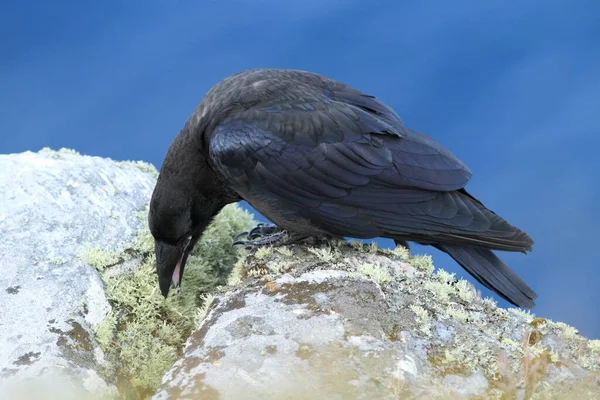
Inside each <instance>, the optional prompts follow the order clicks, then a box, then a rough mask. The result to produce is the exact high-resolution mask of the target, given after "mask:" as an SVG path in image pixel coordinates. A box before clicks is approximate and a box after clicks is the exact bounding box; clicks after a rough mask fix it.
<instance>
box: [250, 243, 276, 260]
mask: <svg viewBox="0 0 600 400" xmlns="http://www.w3.org/2000/svg"><path fill="white" fill-rule="evenodd" d="M272 252H273V247H271V246H265V247H259V248H258V249H257V250H256V252H255V253H254V257H256V258H258V259H259V260H264V259H265V258H267V257H268V256H270V255H271V253H272Z"/></svg>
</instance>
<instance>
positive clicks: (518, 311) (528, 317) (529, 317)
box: [507, 307, 535, 323]
mask: <svg viewBox="0 0 600 400" xmlns="http://www.w3.org/2000/svg"><path fill="white" fill-rule="evenodd" d="M507 310H508V311H509V312H511V313H513V314H515V315H518V316H520V317H522V318H523V319H525V321H526V322H527V323H530V322H531V321H533V320H534V319H535V314H533V313H532V312H531V311H529V310H526V309H523V308H515V307H510V308H508V309H507Z"/></svg>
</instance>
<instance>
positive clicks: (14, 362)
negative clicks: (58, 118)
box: [0, 150, 156, 399]
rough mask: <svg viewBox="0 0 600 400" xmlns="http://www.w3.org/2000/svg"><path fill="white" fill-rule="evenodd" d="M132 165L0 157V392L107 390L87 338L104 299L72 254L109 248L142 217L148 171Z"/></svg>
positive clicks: (95, 279)
mask: <svg viewBox="0 0 600 400" xmlns="http://www.w3.org/2000/svg"><path fill="white" fill-rule="evenodd" d="M138 166H139V167H140V168H136V164H134V163H116V162H114V161H112V160H108V159H102V158H98V157H87V156H80V155H78V154H77V153H75V152H73V151H66V150H62V151H58V152H55V151H51V150H42V151H40V152H39V153H32V152H25V153H20V154H11V155H0V171H1V172H0V267H1V268H2V274H0V304H2V316H1V317H0V343H2V345H0V377H1V378H0V398H3V399H8V398H12V399H14V398H33V397H31V396H32V393H31V390H36V391H37V393H36V397H35V398H62V399H65V398H84V396H91V395H93V397H94V398H98V396H104V395H111V394H112V395H114V394H115V393H116V391H115V388H114V386H113V385H112V384H110V383H107V382H105V381H104V379H103V378H101V376H100V374H99V369H100V366H101V365H102V364H103V362H104V355H103V352H102V350H101V349H100V347H99V346H98V345H97V343H96V341H95V339H94V329H95V327H96V326H97V325H98V324H99V323H100V322H101V321H102V320H103V319H104V318H105V316H106V314H107V312H108V311H109V310H110V306H109V304H108V302H107V300H106V297H105V293H104V287H103V283H102V281H101V279H100V277H99V275H98V273H97V272H96V270H95V269H94V268H92V267H91V266H89V265H88V264H86V263H85V262H84V261H82V259H81V257H80V255H81V254H82V252H85V251H86V248H88V247H89V246H94V247H97V246H100V247H102V248H105V249H112V250H114V249H118V248H120V247H121V246H122V245H123V244H124V243H126V242H128V241H130V240H131V239H132V238H133V237H134V236H135V234H136V233H137V231H138V230H139V229H140V227H141V226H142V225H143V222H142V221H143V220H142V219H140V217H139V212H141V211H144V209H145V207H146V205H147V204H148V200H149V197H150V194H151V191H152V189H153V187H154V184H155V181H156V179H155V176H153V174H151V173H148V172H147V171H143V169H144V168H143V165H142V164H138ZM48 385H49V386H48ZM48 388H51V390H49V389H48ZM61 390H62V391H61ZM18 393H21V394H20V395H19V394H18Z"/></svg>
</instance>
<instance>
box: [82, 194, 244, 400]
mask: <svg viewBox="0 0 600 400" xmlns="http://www.w3.org/2000/svg"><path fill="white" fill-rule="evenodd" d="M253 224H254V222H253V219H252V216H251V215H250V214H249V213H247V212H245V211H242V210H241V209H240V208H239V207H238V206H237V205H231V206H227V207H225V208H224V209H223V210H222V212H221V213H220V214H219V215H218V216H217V217H216V218H215V220H214V221H213V223H212V224H211V225H210V226H209V227H208V228H207V230H206V231H205V234H204V235H203V237H202V239H201V240H200V241H199V242H198V244H197V245H196V247H195V249H194V251H193V252H192V254H191V255H190V257H189V258H188V262H187V264H186V269H185V273H184V278H183V282H182V286H181V288H180V289H179V290H178V291H175V290H173V291H171V293H170V295H169V297H168V298H167V299H164V298H163V297H162V295H161V293H160V290H159V288H158V283H157V278H156V272H155V268H156V267H155V258H154V254H153V253H154V252H153V247H154V246H153V239H152V236H151V235H150V233H149V232H148V230H147V229H143V230H141V231H140V232H139V234H138V235H137V237H136V238H135V239H134V240H133V241H132V242H131V243H129V244H128V245H127V246H125V248H124V249H123V252H122V253H127V254H128V257H118V256H117V254H119V253H116V252H105V251H102V250H98V249H90V248H86V249H85V250H84V251H83V252H82V254H81V258H82V259H84V260H86V262H88V263H89V264H90V265H93V266H94V267H96V268H97V269H98V270H99V271H101V272H102V273H101V275H102V279H103V281H104V283H105V285H106V296H107V298H108V300H109V302H110V304H111V306H112V312H111V313H109V314H108V315H107V317H106V318H105V320H104V321H103V322H102V323H101V324H100V325H99V326H98V327H97V329H96V335H97V340H98V342H99V344H100V346H101V347H102V349H103V350H104V352H105V354H106V355H107V359H108V362H107V365H117V368H116V370H113V371H111V370H110V368H106V370H105V373H106V374H107V375H111V374H112V375H113V376H114V378H115V379H116V380H117V386H118V387H119V389H120V392H121V394H122V395H123V396H124V397H126V398H146V397H149V396H151V395H152V394H153V393H154V391H155V389H156V388H157V387H158V385H159V383H160V380H161V378H162V375H163V374H164V373H165V372H166V370H167V369H168V368H170V367H171V365H172V364H173V363H174V362H175V361H176V359H177V358H178V357H179V356H180V354H181V349H182V347H183V344H184V342H185V340H186V339H187V337H188V336H189V334H190V332H191V331H192V330H193V329H194V328H195V327H196V326H197V323H198V321H199V319H201V318H202V317H203V316H204V314H205V313H206V309H207V306H208V304H206V303H207V302H208V301H212V297H211V295H210V294H208V293H207V292H209V291H210V290H213V289H214V288H216V286H218V285H221V284H225V283H226V280H227V277H228V275H229V273H230V271H231V269H232V267H233V265H234V264H235V263H236V261H238V259H239V257H240V254H241V252H240V250H239V248H237V247H233V246H232V238H233V236H234V235H235V234H236V233H238V232H239V231H243V230H246V229H248V228H250V227H251V226H252V225H253ZM130 257H136V258H138V259H141V265H140V266H139V267H138V268H137V269H136V270H135V271H133V272H129V273H126V272H122V273H119V274H114V273H112V274H111V273H110V268H107V266H110V265H113V264H114V263H118V262H121V261H123V260H124V259H125V258H130Z"/></svg>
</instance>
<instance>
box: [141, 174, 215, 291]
mask: <svg viewBox="0 0 600 400" xmlns="http://www.w3.org/2000/svg"><path fill="white" fill-rule="evenodd" d="M196 204H197V202H196V201H194V199H192V198H191V196H190V195H189V194H188V193H186V191H182V190H178V189H175V188H173V187H172V185H170V184H164V183H162V182H160V180H159V182H158V183H157V185H156V187H155V189H154V193H153V194H152V200H151V201H150V212H149V214H148V224H149V226H150V232H151V233H152V236H154V249H155V253H156V272H157V274H158V283H159V286H160V291H161V293H162V294H163V296H165V297H167V295H168V294H169V289H170V288H171V286H173V287H174V288H177V287H179V285H180V284H181V280H182V278H183V271H184V269H185V264H186V261H187V258H188V256H189V254H190V253H191V251H192V249H193V248H194V245H195V244H196V242H197V241H198V239H199V238H200V236H201V235H202V233H203V231H204V230H205V228H206V226H207V225H208V223H209V221H210V219H211V218H212V215H204V213H202V212H201V211H202V207H201V206H200V207H198V206H196Z"/></svg>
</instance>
